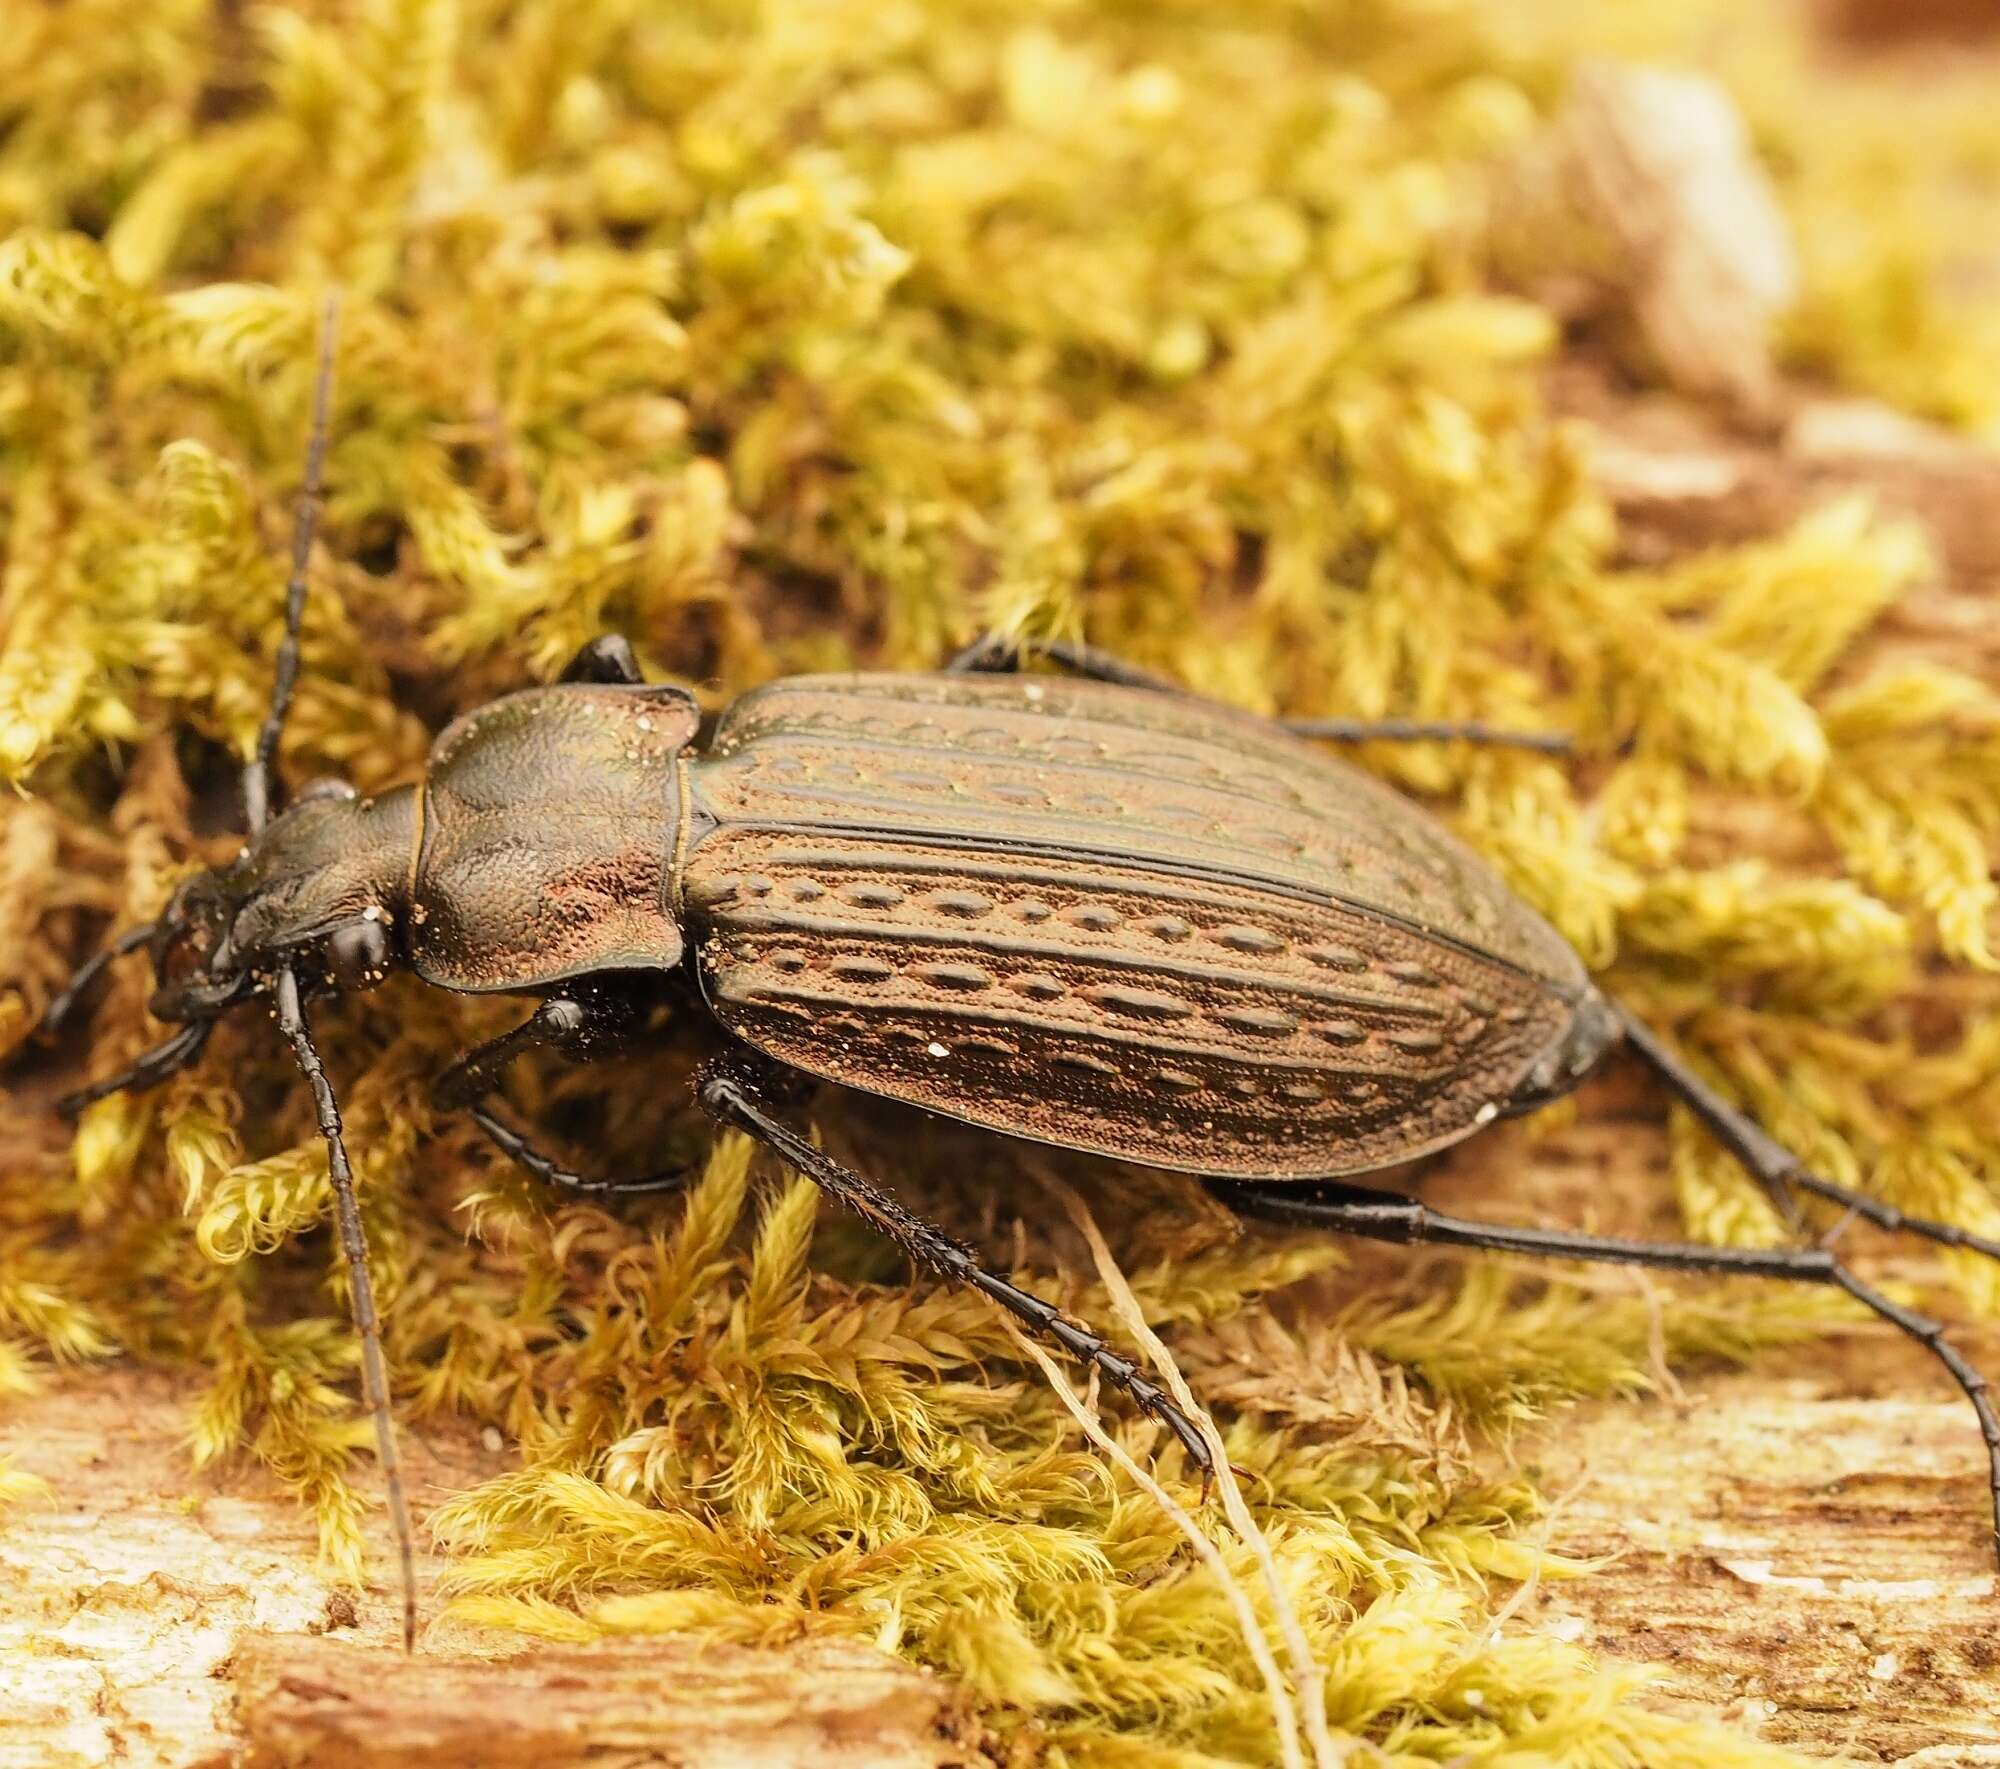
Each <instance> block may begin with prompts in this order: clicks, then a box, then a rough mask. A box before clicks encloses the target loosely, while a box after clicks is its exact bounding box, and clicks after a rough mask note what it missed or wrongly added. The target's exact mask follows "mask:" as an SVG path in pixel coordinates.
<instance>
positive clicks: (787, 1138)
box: [697, 1057, 1214, 1487]
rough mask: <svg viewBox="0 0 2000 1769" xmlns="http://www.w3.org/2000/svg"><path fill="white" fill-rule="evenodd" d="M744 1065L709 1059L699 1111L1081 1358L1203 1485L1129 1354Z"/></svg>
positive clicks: (1170, 1418)
mask: <svg viewBox="0 0 2000 1769" xmlns="http://www.w3.org/2000/svg"><path fill="white" fill-rule="evenodd" d="M747 1070H748V1065H747V1064H746V1063H745V1062H744V1060H743V1059H742V1058H740V1057H738V1058H735V1059H732V1058H729V1057H724V1058H722V1059H720V1060H719V1061H717V1062H716V1063H715V1064H713V1065H711V1067H710V1068H709V1069H708V1070H707V1071H706V1072H705V1074H704V1075H703V1077H702V1079H701V1081H700V1083H699V1084H698V1087H697V1097H698V1098H699V1099H700V1101H701V1106H702V1110H703V1111H705V1112H707V1113H708V1114H709V1116H711V1117H712V1118H715V1119H716V1120H717V1121H718V1122H720V1123H723V1124H726V1125H729V1126H731V1127H733V1128H734V1129H737V1130H741V1131H743V1132H744V1133H746V1134H747V1135H749V1136H751V1137H754V1138H755V1139H756V1140H757V1141H758V1142H761V1143H763V1144H764V1145H765V1147H767V1148H769V1149H771V1150H773V1151H774V1152H775V1153H777V1154H778V1155H779V1156H781V1157H782V1158H783V1159H784V1160H785V1161H787V1162H789V1163H790V1164H791V1165H792V1166H793V1167H795V1168H797V1169H798V1170H799V1172H801V1173H803V1174H804V1175H805V1176H806V1177H807V1178H808V1179H810V1180H811V1181H812V1182H813V1183H814V1184H815V1185H817V1186H818V1187H819V1188H820V1189H821V1190H822V1191H823V1192H825V1193H827V1195H828V1196H830V1197H832V1198H833V1199H835V1200H836V1201H837V1202H839V1203H841V1204H844V1205H845V1206H846V1207H847V1208H848V1209H849V1210H852V1211H853V1212H854V1213H855V1214H856V1215H857V1216H859V1217H861V1218H862V1219H863V1220H864V1221H865V1222H867V1223H869V1224H870V1225H871V1226H872V1227H874V1228H877V1229H879V1230H880V1231H881V1232H882V1233H883V1234H885V1235H887V1236H888V1237H889V1238H890V1239H891V1240H892V1241H894V1242H895V1243H896V1244H897V1245H898V1246H900V1247H901V1248H902V1249H903V1251H904V1252H905V1253H906V1254H908V1255H909V1258H910V1260H911V1262H912V1263H913V1264H915V1265H918V1266H920V1267H922V1268H923V1269H925V1270H927V1271H930V1272H933V1273H935V1274H936V1275H937V1276H939V1277H941V1278H945V1279H947V1280H949V1281H950V1282H953V1283H959V1284H964V1285H965V1286H967V1287H968V1288H969V1289H973V1290H977V1291H978V1292H979V1293H980V1294H981V1295H982V1296H985V1297H986V1298H988V1300H990V1301H992V1302H996V1303H998V1304H999V1305H1000V1307H1002V1308H1004V1309H1005V1310H1006V1311H1007V1312H1008V1313H1009V1314H1011V1315H1012V1316H1013V1317H1014V1318H1015V1319H1016V1320H1018V1321H1019V1322H1021V1324H1022V1325H1023V1326H1025V1327H1027V1328H1028V1330H1029V1331H1030V1332H1032V1333H1036V1334H1039V1335H1040V1336H1041V1337H1043V1338H1045V1339H1050V1340H1053V1341H1054V1342H1055V1343H1056V1344H1057V1345H1059V1346H1060V1347H1061V1348H1062V1349H1063V1350H1064V1351H1066V1352H1068V1353H1069V1354H1070V1356H1071V1357H1073V1358H1075V1359H1076V1360H1077V1361H1078V1362H1079V1363H1081V1364H1083V1365H1085V1366H1086V1367H1087V1368H1090V1369H1094V1370H1096V1371H1097V1372H1098V1374H1099V1375H1101V1376H1102V1377H1103V1378H1104V1380H1105V1381H1107V1382H1109V1383H1110V1384H1111V1385H1112V1387H1114V1388H1117V1389H1119V1390H1121V1391H1122V1392H1123V1393H1124V1394H1125V1395H1126V1396H1127V1397H1128V1398H1129V1399H1130V1400H1131V1402H1132V1404H1133V1405H1134V1406H1136V1407H1138V1408H1139V1409H1140V1411H1141V1412H1144V1413H1146V1414H1148V1415H1149V1416H1150V1417H1152V1418H1154V1419H1157V1420H1159V1422H1160V1423H1161V1424H1163V1425H1165V1426H1166V1427H1167V1429H1168V1430H1169V1431H1171V1432H1172V1433H1173V1434H1174V1436H1175V1437H1176V1438H1178V1439H1179V1440H1180V1444H1181V1447H1182V1448H1183V1449H1184V1450H1185V1451H1186V1452H1187V1456H1188V1460H1189V1462H1190V1463H1192V1464H1193V1466H1194V1467H1195V1468H1196V1469H1197V1470H1198V1471H1199V1472H1200V1474H1201V1476H1202V1480H1203V1483H1204V1487H1205V1486H1206V1483H1207V1481H1208V1479H1209V1478H1210V1476H1211V1475H1212V1474H1213V1472H1214V1470H1213V1465H1212V1462H1211V1459H1210V1456H1209V1450H1208V1442H1207V1440H1206V1439H1205V1438H1204V1437H1203V1436H1202V1434H1201V1432H1200V1431H1199V1430H1198V1429H1197V1428H1196V1426H1195V1424H1194V1422H1193V1421H1192V1420H1191V1419H1189V1418H1188V1416H1187V1415H1186V1414H1185V1413H1183V1412H1182V1411H1181V1410H1180V1408H1179V1407H1177V1406H1176V1405H1175V1404H1174V1403H1173V1401H1172V1399H1171V1398H1170V1397H1169V1396H1168V1395H1167V1393H1166V1391H1165V1390H1164V1389H1162V1388H1161V1387H1160V1386H1159V1385H1158V1384H1157V1383H1155V1382H1152V1381H1151V1380H1149V1379H1148V1378H1147V1377H1146V1376H1144V1375H1142V1374H1141V1373H1140V1371H1139V1368H1138V1366H1137V1365H1135V1364H1134V1363H1133V1362H1132V1361H1131V1359H1129V1358H1126V1357H1123V1356H1121V1355H1120V1354H1119V1353H1117V1352H1115V1351H1113V1350H1111V1348H1110V1347H1109V1346H1108V1345H1107V1344H1106V1343H1105V1341H1104V1339H1103V1337H1102V1335H1100V1334H1098V1333H1096V1332H1093V1331H1092V1330H1091V1329H1090V1328H1089V1327H1087V1326H1085V1325H1084V1324H1083V1323H1081V1322H1079V1321H1073V1320H1071V1319H1069V1318H1068V1317H1067V1316H1066V1315H1064V1314H1063V1312H1062V1311H1061V1310H1060V1309H1058V1308H1057V1307H1056V1306H1055V1305H1054V1304H1053V1303H1050V1302H1045V1301H1043V1300H1042V1298H1041V1297H1039V1296H1036V1295H1033V1294H1031V1293H1030V1292H1029V1291H1026V1290H1023V1289H1022V1288H1020V1286H1019V1285H1017V1284H1012V1283H1009V1282H1008V1281H1007V1280H1006V1279H1005V1278H1002V1277H999V1276H997V1275H995V1274H994V1273H992V1272H989V1271H987V1270H986V1269H985V1268H984V1267H983V1266H982V1265H980V1263H979V1261H978V1258H977V1257H976V1256H975V1255H974V1253H973V1252H972V1250H971V1249H970V1248H969V1247H966V1246H965V1245H964V1244H963V1243H961V1242H959V1241H957V1240H954V1239H953V1238H952V1237H951V1236H950V1235H948V1234H946V1233H945V1232H944V1230H943V1229H941V1228H938V1227H936V1226H935V1225H934V1224H932V1223H928V1222H926V1221H924V1220H923V1218H922V1217H920V1216H917V1215H915V1214H913V1213H912V1212H911V1211H909V1210H907V1209H905V1208H904V1207H903V1206H902V1205H901V1204H899V1203H898V1202H897V1201H896V1200H895V1199H894V1198H892V1197H890V1196H889V1194H888V1193H887V1192H885V1191H883V1190H882V1189H881V1187H879V1186H877V1185H875V1184H874V1183H873V1182H872V1181H870V1180H867V1179H864V1178H863V1177H862V1176H861V1175H860V1174H858V1173H856V1172H855V1171H854V1170H853V1169H852V1168H849V1167H845V1166H843V1165H842V1164H841V1163H840V1162H838V1161H836V1160H834V1159H833V1158H832V1157H831V1156H830V1155H828V1154H826V1153H825V1152H824V1151H823V1150H821V1149H819V1148H816V1147H815V1146H814V1145H813V1144H812V1143H810V1142H808V1141H807V1140H806V1139H805V1138H804V1137H803V1136H801V1135H799V1133H798V1132H797V1131H795V1130H793V1129H791V1128H790V1127H789V1126H788V1125H786V1124H784V1123H783V1122H782V1121H780V1120H779V1119H777V1118H774V1117H773V1116H772V1115H771V1114H770V1112H769V1111H767V1110H766V1109H765V1107H764V1105H763V1104H762V1102H761V1101H760V1100H759V1099H758V1098H757V1093H756V1086H755V1082H754V1081H753V1079H752V1078H751V1076H750V1074H749V1073H748V1072H747Z"/></svg>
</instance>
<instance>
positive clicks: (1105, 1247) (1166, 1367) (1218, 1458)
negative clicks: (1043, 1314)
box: [1048, 1174, 1344, 1769]
mask: <svg viewBox="0 0 2000 1769" xmlns="http://www.w3.org/2000/svg"><path fill="white" fill-rule="evenodd" d="M1048 1183H1049V1184H1050V1185H1051V1186H1052V1187H1053V1188H1054V1189H1055V1193H1056V1195H1057V1196H1058V1197H1059V1198H1061V1199H1062V1202H1063V1208H1064V1209H1065V1210H1067V1211H1068V1212H1069V1218H1070V1221H1072V1222H1073V1223H1075V1224H1076V1226H1077V1229H1078V1231H1079V1232H1080V1233H1081V1234H1082V1236H1083V1238H1084V1240H1085V1241H1086V1242H1088V1243H1089V1246H1090V1257H1091V1260H1092V1262H1093V1263H1094V1264H1095V1265H1096V1267H1097V1275H1098V1277H1099V1278H1100V1279H1101V1280H1102V1282H1103V1284H1104V1288H1105V1290H1106V1291H1107V1292H1108V1293H1109V1295H1110V1297H1111V1306H1112V1308H1113V1310H1114V1311H1115V1312H1116V1313H1117V1315H1118V1318H1119V1319H1120V1320H1121V1321H1123V1322H1124V1323H1125V1329H1126V1331H1127V1332H1129V1333H1130V1334H1131V1335H1132V1336H1133V1337H1134V1338H1135V1339H1137V1340H1138V1342H1139V1343H1140V1345H1141V1346H1143V1347H1144V1348H1145V1351H1146V1355H1147V1356H1148V1357H1150V1358H1151V1359H1152V1360H1153V1368H1154V1369H1156V1370H1157V1371H1159V1373H1160V1375H1161V1376H1162V1377H1163V1378H1164V1379H1165V1381H1166V1384H1167V1387H1168V1388H1169V1389H1170V1390H1171V1391H1172V1392H1173V1397H1174V1399H1175V1400H1176V1401H1177V1402H1179V1403H1180V1408H1181V1411H1182V1412H1184V1413H1186V1414H1187V1416H1188V1417H1189V1418H1190V1419H1192V1420H1193V1421H1194V1422H1195V1426H1196V1428H1197V1429H1198V1430H1199V1431H1200V1432H1201V1434H1202V1436H1203V1437H1205V1438H1206V1439H1207V1440H1208V1450H1209V1457H1210V1459H1211V1461H1212V1462H1213V1463H1214V1466H1215V1482H1216V1486H1217V1488H1218V1489H1219V1490H1220V1491H1221V1494H1222V1509H1223V1513H1224V1515H1226V1516H1227V1517H1228V1519H1229V1523H1230V1527H1231V1528H1233V1529H1234V1530H1235V1531H1236V1534H1237V1536H1238V1537H1239V1538H1240V1539H1241V1540H1242V1541H1243V1543H1244V1544H1245V1545H1246V1546H1247V1547H1248V1548H1249V1549H1250V1551H1251V1552H1252V1553H1253V1554H1255V1555H1256V1556H1257V1565H1258V1567H1259V1568H1260V1569H1261V1570H1262V1572H1263V1574H1264V1584H1265V1587H1266V1588H1267V1589H1268V1590H1269V1591H1270V1593H1271V1612H1272V1614H1273V1616H1274V1617H1275V1618H1276V1621H1277V1624H1278V1632H1279V1633H1280V1634H1281V1635H1282V1636H1283V1637H1284V1641H1285V1655H1286V1657H1288V1658H1289V1659H1290V1660H1291V1665H1292V1681H1293V1683H1294V1684H1295V1685H1296V1686H1297V1689H1298V1696H1299V1705H1300V1706H1301V1707H1302V1708H1303V1709H1304V1710H1305V1719H1306V1737H1307V1739H1308V1740H1309V1742H1310V1743H1311V1745H1312V1748H1313V1761H1314V1762H1315V1763H1316V1764H1317V1765H1318V1769H1335V1766H1337V1765H1338V1764H1339V1763H1340V1762H1341V1761H1342V1760H1343V1758H1344V1753H1342V1752H1341V1751H1340V1750H1339V1749H1338V1747H1337V1746H1336V1745H1335V1744H1334V1742H1333V1734H1332V1733H1331V1732H1330V1731H1329V1730H1328V1729H1327V1724H1326V1673H1325V1672H1324V1671H1323V1670H1322V1669H1321V1668H1320V1663H1319V1660H1318V1659H1316V1658H1314V1657H1313V1651H1312V1646H1311V1643H1310V1642H1308V1641H1307V1639H1306V1631H1305V1628H1304V1627H1303V1626H1302V1625H1301V1623H1300V1621H1299V1616H1298V1611H1297V1610H1296V1609H1294V1608H1293V1607H1292V1599H1291V1595H1290V1593H1289V1592H1287V1591H1286V1589H1285V1584H1284V1580H1283V1579H1281V1578H1280V1577H1279V1576H1278V1562H1277V1558H1276V1556H1275V1555H1273V1554H1272V1552H1271V1541H1270V1538H1269V1537H1268V1536H1266V1535H1265V1534H1264V1532H1263V1530H1262V1529H1261V1528H1260V1527H1259V1526H1258V1523H1257V1520H1256V1518H1255V1517H1253V1516H1251V1514H1250V1507H1249V1506H1248V1505H1247V1504H1246V1503H1245V1502H1244V1499H1243V1490H1242V1488H1241V1487H1239V1486H1238V1485H1237V1484H1236V1470H1235V1469H1234V1468H1232V1467H1231V1466H1230V1463H1229V1452H1228V1450H1227V1449H1226V1448H1225V1447H1224V1445H1223V1442H1222V1433H1221V1432H1220V1431H1218V1430H1217V1429H1216V1424H1215V1421H1214V1419H1212V1418H1211V1417H1210V1416H1209V1413H1208V1409H1207V1408H1206V1407H1204V1406H1203V1405H1202V1404H1201V1403H1200V1402H1199V1401H1198V1400H1196V1399H1195V1396H1194V1391H1193V1390H1192V1389H1191V1388H1189V1386H1188V1380H1187V1378H1186V1377H1185V1376H1184V1375H1182V1374H1181V1368H1180V1365H1179V1364H1177V1363H1175V1362H1174V1354H1173V1353H1172V1352H1170V1351H1169V1350H1168V1349H1167V1347H1166V1342H1165V1341H1164V1340H1162V1339H1161V1338H1160V1336H1159V1334H1157V1333H1155V1332H1154V1331H1153V1328H1152V1324H1151V1323H1150V1322H1149V1321H1148V1320H1147V1319H1146V1311H1145V1310H1144V1309H1142V1308H1141V1307H1140V1306H1139V1299H1138V1297H1137V1296H1135V1295H1133V1293H1132V1286H1131V1284H1130V1283H1128V1282H1127V1281H1126V1277H1125V1273H1124V1270H1123V1269H1122V1268H1121V1267H1120V1266H1119V1264H1118V1261H1117V1258H1116V1257H1115V1256H1114V1255H1113V1253H1112V1251H1111V1248H1110V1245H1109V1243H1107V1242H1106V1240H1105V1239H1104V1234H1103V1231H1102V1230H1100V1229H1099V1228H1098V1226H1097V1219H1096V1217H1094V1216H1092V1215H1091V1213H1090V1206H1089V1205H1088V1204H1086V1203H1085V1202H1084V1201H1083V1199H1082V1197H1081V1196H1079V1195H1078V1193H1077V1190H1076V1188H1075V1187H1074V1186H1072V1185H1070V1184H1069V1183H1068V1182H1067V1181H1066V1180H1063V1179H1059V1178H1057V1177H1055V1176H1054V1175H1053V1174H1051V1175H1050V1176H1049V1180H1048Z"/></svg>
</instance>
